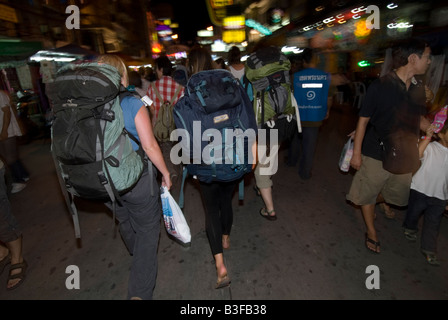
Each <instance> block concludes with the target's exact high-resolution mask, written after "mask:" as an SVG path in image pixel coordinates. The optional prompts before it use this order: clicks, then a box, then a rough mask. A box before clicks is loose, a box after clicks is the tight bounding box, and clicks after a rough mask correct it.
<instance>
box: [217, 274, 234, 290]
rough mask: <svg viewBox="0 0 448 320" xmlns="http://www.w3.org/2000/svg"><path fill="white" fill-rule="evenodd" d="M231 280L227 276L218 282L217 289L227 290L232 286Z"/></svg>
mask: <svg viewBox="0 0 448 320" xmlns="http://www.w3.org/2000/svg"><path fill="white" fill-rule="evenodd" d="M230 282H231V281H230V278H229V277H228V276H225V277H224V278H222V279H221V281H218V282H216V287H215V289H222V288H226V287H228V286H230Z"/></svg>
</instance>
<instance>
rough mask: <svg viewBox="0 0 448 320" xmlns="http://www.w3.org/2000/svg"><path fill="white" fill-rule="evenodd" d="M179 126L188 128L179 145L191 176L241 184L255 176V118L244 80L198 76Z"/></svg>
mask: <svg viewBox="0 0 448 320" xmlns="http://www.w3.org/2000/svg"><path fill="white" fill-rule="evenodd" d="M174 122H175V124H176V128H177V129H184V131H182V132H183V135H180V137H181V138H180V142H179V143H180V144H181V146H182V152H183V154H182V159H183V160H182V162H183V164H184V165H186V168H187V171H188V173H189V174H191V175H194V176H196V177H197V178H198V179H199V180H200V181H204V182H207V183H209V182H213V181H223V182H226V181H234V180H238V179H241V178H242V177H243V176H244V175H245V174H246V173H249V172H251V170H252V163H253V162H254V161H255V159H252V155H251V152H250V150H249V149H250V146H251V144H252V143H253V142H254V141H255V140H254V139H256V134H257V125H256V121H255V114H254V111H253V108H252V104H251V102H250V100H249V98H248V96H247V94H246V92H245V91H244V89H243V88H242V86H241V84H240V82H239V81H238V80H237V79H235V78H234V77H233V76H232V74H231V73H230V72H229V71H227V70H221V69H219V70H218V69H216V70H207V71H201V72H198V73H196V74H194V75H193V76H192V77H191V78H190V79H189V81H188V83H187V86H186V88H185V93H184V96H183V97H182V98H181V99H179V101H178V102H177V103H176V105H175V107H174ZM176 132H177V133H178V134H179V130H176ZM185 135H186V136H185ZM217 138H218V139H217ZM219 138H221V140H219ZM185 153H187V154H185Z"/></svg>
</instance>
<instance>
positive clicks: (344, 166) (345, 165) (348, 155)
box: [339, 137, 354, 172]
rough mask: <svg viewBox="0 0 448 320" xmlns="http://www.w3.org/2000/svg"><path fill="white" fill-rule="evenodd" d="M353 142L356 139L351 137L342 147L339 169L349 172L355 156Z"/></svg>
mask: <svg viewBox="0 0 448 320" xmlns="http://www.w3.org/2000/svg"><path fill="white" fill-rule="evenodd" d="M353 144H354V141H353V139H352V138H351V137H350V138H349V139H348V141H347V142H346V144H345V145H344V148H343V149H342V153H341V157H340V158H339V169H340V170H341V171H342V172H348V171H349V170H350V161H351V160H352V156H353Z"/></svg>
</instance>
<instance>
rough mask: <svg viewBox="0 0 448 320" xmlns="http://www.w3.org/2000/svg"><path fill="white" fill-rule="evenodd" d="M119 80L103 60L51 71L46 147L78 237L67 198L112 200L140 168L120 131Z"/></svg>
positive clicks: (131, 184) (129, 185) (135, 177)
mask: <svg viewBox="0 0 448 320" xmlns="http://www.w3.org/2000/svg"><path fill="white" fill-rule="evenodd" d="M120 80H121V79H120V75H119V73H118V71H117V70H116V69H115V68H114V67H112V66H110V65H107V64H98V63H85V64H78V65H73V64H71V65H67V66H65V67H63V68H61V69H60V70H59V71H58V72H57V75H56V79H55V82H54V83H53V88H52V90H51V94H50V96H49V98H50V99H51V100H52V102H53V109H54V113H55V120H54V123H53V126H52V144H51V151H52V154H53V158H54V160H55V163H56V168H57V170H58V172H60V178H62V184H63V186H65V188H66V190H67V191H68V193H69V194H70V195H71V196H72V198H71V200H72V201H71V203H70V206H69V208H71V209H72V210H73V211H74V212H72V214H73V215H74V217H73V218H74V222H75V232H76V236H77V237H78V238H80V233H79V230H76V229H77V228H79V226H77V223H78V222H77V212H76V208H75V207H74V204H73V196H78V197H81V198H86V199H95V200H101V201H108V200H109V199H110V200H111V201H112V202H113V203H115V202H116V201H117V200H118V201H119V199H120V195H122V194H124V193H126V192H127V191H129V190H131V189H132V188H133V187H134V185H135V184H136V183H137V181H138V180H139V178H140V176H141V174H142V172H143V165H144V162H143V156H142V154H141V153H140V154H138V153H137V152H136V151H134V150H133V148H132V145H131V141H130V140H129V137H130V136H131V135H130V134H129V133H128V132H127V131H126V130H125V129H124V119H123V111H122V109H121V106H120V101H121V99H122V98H123V97H124V95H125V94H126V93H125V90H124V88H123V87H120ZM120 88H122V90H123V93H121V94H120ZM128 94H130V93H128ZM132 138H133V137H132ZM133 139H135V138H133ZM75 219H76V220H75Z"/></svg>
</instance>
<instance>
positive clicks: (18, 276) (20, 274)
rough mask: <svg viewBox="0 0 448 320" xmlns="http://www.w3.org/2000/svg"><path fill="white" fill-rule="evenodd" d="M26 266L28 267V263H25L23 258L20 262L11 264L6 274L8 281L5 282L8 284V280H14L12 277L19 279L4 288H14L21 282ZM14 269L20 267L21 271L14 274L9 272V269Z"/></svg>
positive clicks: (23, 278)
mask: <svg viewBox="0 0 448 320" xmlns="http://www.w3.org/2000/svg"><path fill="white" fill-rule="evenodd" d="M27 268H28V264H27V263H26V261H25V260H23V262H22V263H16V264H12V265H11V267H10V268H9V276H8V281H7V282H6V284H8V282H9V281H11V280H14V279H20V281H19V282H17V283H16V284H15V285H14V286H12V287H10V288H8V287H6V290H14V289H16V288H17V287H18V286H20V285H21V284H22V283H23V281H24V280H25V276H26V269H27ZM15 269H21V271H20V272H19V273H16V274H11V271H12V270H15Z"/></svg>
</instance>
